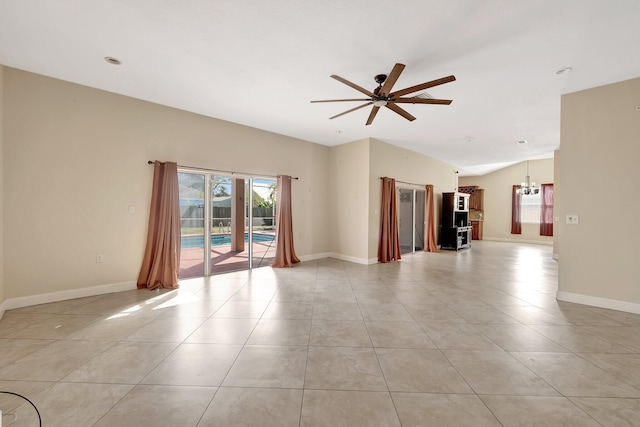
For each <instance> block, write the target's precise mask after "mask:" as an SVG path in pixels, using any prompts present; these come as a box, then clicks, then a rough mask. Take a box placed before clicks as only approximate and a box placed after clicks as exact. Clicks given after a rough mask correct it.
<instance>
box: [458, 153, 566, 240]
mask: <svg viewBox="0 0 640 427" xmlns="http://www.w3.org/2000/svg"><path fill="white" fill-rule="evenodd" d="M553 170H554V161H553V159H544V160H531V161H530V162H529V176H531V180H532V181H535V182H536V184H550V183H553V182H554V176H553V173H554V172H553ZM526 175H527V162H522V163H518V164H516V165H513V166H509V167H507V168H504V169H500V170H498V171H496V172H492V173H489V174H486V175H483V176H472V177H460V179H459V185H460V186H466V185H477V186H479V187H480V188H484V228H483V232H484V238H485V239H487V240H491V239H496V240H514V241H521V242H522V241H523V242H527V241H530V242H541V243H548V244H552V243H553V238H552V237H548V236H540V226H539V225H538V224H522V234H520V235H515V234H511V193H512V188H513V185H518V184H520V183H521V182H523V181H524V180H525V177H526ZM554 187H555V185H554Z"/></svg>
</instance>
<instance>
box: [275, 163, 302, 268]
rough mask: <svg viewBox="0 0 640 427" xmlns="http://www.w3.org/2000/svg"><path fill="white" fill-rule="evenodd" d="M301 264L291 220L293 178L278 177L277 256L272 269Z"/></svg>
mask: <svg viewBox="0 0 640 427" xmlns="http://www.w3.org/2000/svg"><path fill="white" fill-rule="evenodd" d="M297 262H300V260H299V259H298V257H297V256H296V253H295V250H294V249H293V224H292V220H291V177H290V176H287V175H281V176H279V177H278V196H277V199H276V256H275V258H274V260H273V263H272V264H271V266H272V267H291V266H292V265H293V264H295V263H297Z"/></svg>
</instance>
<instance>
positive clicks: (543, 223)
mask: <svg viewBox="0 0 640 427" xmlns="http://www.w3.org/2000/svg"><path fill="white" fill-rule="evenodd" d="M541 191H542V195H541V203H540V235H541V236H553V184H542V186H541Z"/></svg>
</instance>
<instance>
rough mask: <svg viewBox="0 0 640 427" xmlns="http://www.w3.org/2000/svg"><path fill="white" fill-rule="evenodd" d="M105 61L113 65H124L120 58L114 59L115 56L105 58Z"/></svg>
mask: <svg viewBox="0 0 640 427" xmlns="http://www.w3.org/2000/svg"><path fill="white" fill-rule="evenodd" d="M104 60H105V61H107V62H108V63H109V64H111V65H122V61H120V60H119V59H118V58H114V57H113V56H105V57H104Z"/></svg>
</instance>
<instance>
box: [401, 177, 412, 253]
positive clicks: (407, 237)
mask: <svg viewBox="0 0 640 427" xmlns="http://www.w3.org/2000/svg"><path fill="white" fill-rule="evenodd" d="M398 200H399V203H398V238H399V240H400V253H401V254H406V253H409V252H413V190H411V189H406V188H399V189H398Z"/></svg>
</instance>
